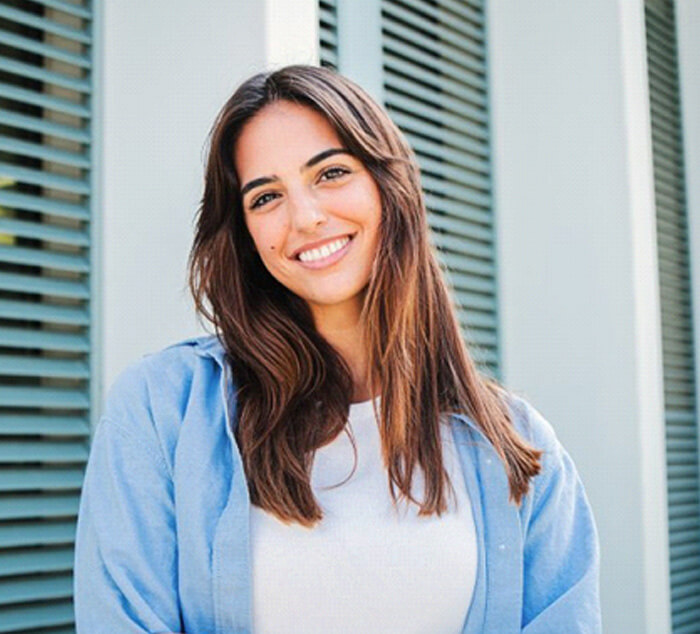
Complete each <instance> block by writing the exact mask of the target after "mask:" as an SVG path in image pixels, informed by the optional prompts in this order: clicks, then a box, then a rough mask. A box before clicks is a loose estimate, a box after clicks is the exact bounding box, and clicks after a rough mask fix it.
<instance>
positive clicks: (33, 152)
mask: <svg viewBox="0 0 700 634" xmlns="http://www.w3.org/2000/svg"><path fill="white" fill-rule="evenodd" d="M0 150H4V151H5V152H11V153H12V154H17V155H19V156H28V157H30V158H38V159H42V160H44V161H51V162H53V163H62V164H63V165H71V166H73V167H81V168H84V169H89V168H90V165H91V163H90V157H89V156H88V154H87V153H85V152H83V153H76V152H68V151H66V150H59V149H56V148H54V147H51V146H49V145H41V144H39V143H27V142H26V141H18V140H17V139H11V138H9V137H0Z"/></svg>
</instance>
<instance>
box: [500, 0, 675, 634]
mask: <svg viewBox="0 0 700 634" xmlns="http://www.w3.org/2000/svg"><path fill="white" fill-rule="evenodd" d="M487 10H488V16H487V19H488V38H489V73H490V74H489V79H490V86H491V122H492V135H493V144H492V147H493V174H494V197H495V215H496V226H497V233H498V263H499V278H498V282H499V300H500V302H499V310H500V319H501V322H500V327H501V330H500V332H501V341H502V355H503V356H502V358H503V378H504V381H505V382H506V384H507V385H508V386H509V387H511V388H513V389H515V390H517V391H519V392H520V393H522V394H523V395H524V396H525V397H526V398H528V399H529V400H530V401H531V402H532V403H533V404H534V405H535V406H536V407H537V408H538V409H539V410H540V411H541V412H542V413H543V414H544V415H545V416H546V417H547V418H548V420H549V421H550V422H551V423H552V425H553V426H554V427H555V429H556V431H557V434H558V436H559V438H560V439H561V441H562V443H563V444H564V446H565V447H566V448H567V449H568V450H569V453H570V454H571V455H572V457H573V458H574V461H575V462H576V464H577V466H578V469H579V472H580V474H581V476H582V478H583V481H584V484H585V486H586V490H587V493H588V497H589V499H590V501H591V504H592V506H593V509H594V512H595V515H596V520H597V523H598V528H599V532H600V539H601V550H602V562H601V593H602V607H603V619H604V622H603V623H604V628H605V631H609V632H635V633H640V634H644V633H648V634H652V633H653V634H656V633H657V632H659V633H664V632H670V597H669V570H668V568H669V564H668V537H667V536H668V533H667V503H666V480H665V442H664V412H663V376H662V361H661V324H660V306H659V283H658V264H657V257H656V224H655V208H654V190H653V166H652V152H651V134H650V114H649V104H648V81H647V75H646V48H645V37H644V15H643V3H642V1H641V0H638V1H636V2H629V1H627V0H618V2H609V1H608V0H591V1H590V2H583V3H582V2H574V3H569V2H564V3H562V2H560V1H559V0H536V1H535V2H528V3H522V2H519V1H518V0H493V1H492V2H489V3H488V6H487Z"/></svg>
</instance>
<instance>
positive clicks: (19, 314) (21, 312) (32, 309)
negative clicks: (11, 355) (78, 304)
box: [0, 299, 90, 326]
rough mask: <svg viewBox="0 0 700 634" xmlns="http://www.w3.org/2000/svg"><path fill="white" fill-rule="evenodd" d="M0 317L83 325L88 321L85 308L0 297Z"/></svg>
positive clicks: (88, 317)
mask: <svg viewBox="0 0 700 634" xmlns="http://www.w3.org/2000/svg"><path fill="white" fill-rule="evenodd" d="M0 317H2V318H5V319H22V320H25V319H29V320H32V321H45V322H52V323H56V324H70V325H72V326H84V325H87V324H88V323H89V322H90V316H89V315H88V311H87V308H73V307H71V306H58V305H55V304H48V303H46V302H30V301H27V302H21V301H15V300H9V299H0Z"/></svg>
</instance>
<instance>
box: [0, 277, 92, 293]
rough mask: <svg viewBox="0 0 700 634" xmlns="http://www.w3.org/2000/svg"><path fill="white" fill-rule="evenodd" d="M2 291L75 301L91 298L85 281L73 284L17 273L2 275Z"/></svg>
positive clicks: (0, 286)
mask: <svg viewBox="0 0 700 634" xmlns="http://www.w3.org/2000/svg"><path fill="white" fill-rule="evenodd" d="M0 290H9V291H18V292H20V293H42V294H45V295H55V296H56V297H72V298H75V299H87V298H88V297H90V290H89V287H88V284H87V283H86V282H83V281H79V282H73V281H69V280H63V279H58V278H50V277H38V276H33V275H19V274H17V273H0Z"/></svg>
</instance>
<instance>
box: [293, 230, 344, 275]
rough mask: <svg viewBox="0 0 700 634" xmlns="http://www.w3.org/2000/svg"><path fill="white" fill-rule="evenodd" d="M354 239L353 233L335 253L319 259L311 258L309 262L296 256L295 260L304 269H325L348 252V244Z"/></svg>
mask: <svg viewBox="0 0 700 634" xmlns="http://www.w3.org/2000/svg"><path fill="white" fill-rule="evenodd" d="M354 239H355V234H353V235H351V236H350V240H348V241H347V243H346V244H344V245H343V246H342V247H341V248H340V249H338V250H337V251H336V252H335V253H331V254H330V255H329V256H327V257H325V258H321V259H320V260H313V261H311V262H303V261H302V260H300V259H299V258H298V257H297V262H298V263H299V264H301V266H303V267H304V268H306V269H325V268H326V267H327V266H331V265H332V264H335V263H336V262H337V261H338V260H340V259H341V258H342V257H343V256H344V255H345V254H346V253H347V252H348V250H349V249H350V245H351V244H352V243H353V241H354Z"/></svg>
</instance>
